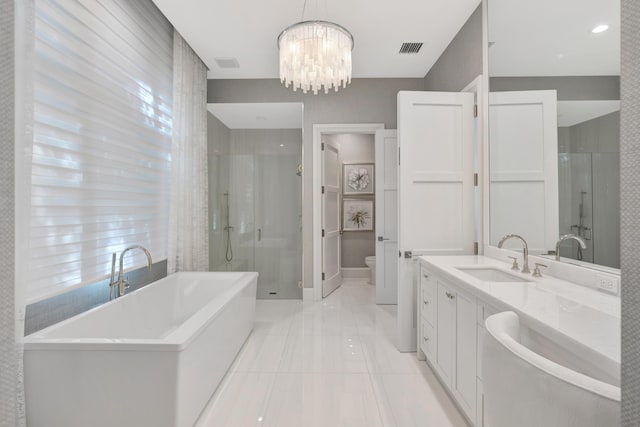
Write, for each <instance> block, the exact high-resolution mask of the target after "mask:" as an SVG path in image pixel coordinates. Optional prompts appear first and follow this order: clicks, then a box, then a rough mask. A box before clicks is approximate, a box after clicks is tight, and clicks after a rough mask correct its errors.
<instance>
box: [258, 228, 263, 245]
mask: <svg viewBox="0 0 640 427" xmlns="http://www.w3.org/2000/svg"><path fill="white" fill-rule="evenodd" d="M261 240H262V228H258V242H259V241H261Z"/></svg>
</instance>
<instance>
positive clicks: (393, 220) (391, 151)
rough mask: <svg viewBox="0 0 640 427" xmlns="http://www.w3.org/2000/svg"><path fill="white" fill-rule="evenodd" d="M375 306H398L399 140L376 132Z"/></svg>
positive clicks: (389, 133)
mask: <svg viewBox="0 0 640 427" xmlns="http://www.w3.org/2000/svg"><path fill="white" fill-rule="evenodd" d="M375 144H376V179H375V182H376V304H397V303H398V273H397V269H398V237H397V236H398V234H397V233H398V138H397V131H396V130H378V131H376V143H375Z"/></svg>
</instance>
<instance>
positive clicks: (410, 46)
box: [398, 43, 422, 54]
mask: <svg viewBox="0 0 640 427" xmlns="http://www.w3.org/2000/svg"><path fill="white" fill-rule="evenodd" d="M420 48H422V43H402V46H400V51H399V52H398V53H406V54H416V53H418V52H420Z"/></svg>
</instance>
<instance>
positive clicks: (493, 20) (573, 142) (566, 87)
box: [488, 0, 620, 268]
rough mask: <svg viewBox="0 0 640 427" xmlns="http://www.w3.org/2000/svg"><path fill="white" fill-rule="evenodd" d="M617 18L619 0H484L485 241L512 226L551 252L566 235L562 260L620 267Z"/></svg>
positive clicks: (535, 249) (538, 249) (535, 247)
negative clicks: (487, 196)
mask: <svg viewBox="0 0 640 427" xmlns="http://www.w3.org/2000/svg"><path fill="white" fill-rule="evenodd" d="M619 16H620V1H619V0H587V1H585V0H563V1H562V2H557V1H555V0H539V1H536V2H531V1H528V0H488V22H489V76H490V81H489V88H490V93H489V171H490V174H489V192H490V204H489V205H490V206H489V215H490V221H489V227H490V230H489V233H490V244H491V245H492V246H496V245H497V243H498V241H499V240H500V238H501V237H502V236H503V235H505V234H508V233H516V234H520V235H522V236H523V237H524V238H525V239H526V240H527V242H528V244H529V248H530V252H531V253H532V254H551V253H553V252H554V251H555V246H556V242H557V241H558V238H559V237H560V236H561V235H565V234H575V235H576V236H579V237H581V238H582V239H583V240H584V241H585V243H586V248H585V249H582V248H580V245H579V244H578V242H577V241H576V240H571V239H570V240H566V241H564V242H563V243H562V245H561V247H560V255H561V257H562V260H563V261H567V262H572V263H579V264H582V263H591V264H590V265H593V264H597V265H600V266H607V267H613V268H619V267H620V197H619V194H620V160H619V153H620V150H619V140H620V138H619V134H620V130H619V121H620V113H619V110H620V89H619V83H620V79H619V75H620V22H619V21H620V18H619ZM602 25H606V26H607V29H606V30H604V31H599V32H596V31H593V30H595V29H596V27H598V26H602ZM600 29H602V27H601V28H600ZM505 247H506V245H505ZM510 248H513V249H517V248H516V247H515V246H514V247H510Z"/></svg>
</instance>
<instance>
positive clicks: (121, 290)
mask: <svg viewBox="0 0 640 427" xmlns="http://www.w3.org/2000/svg"><path fill="white" fill-rule="evenodd" d="M132 249H140V250H141V251H143V252H144V253H145V255H146V256H147V268H148V270H149V271H151V265H152V264H153V260H152V259H151V253H150V252H149V250H148V249H147V248H145V247H144V246H140V245H134V246H129V247H128V248H126V249H125V250H123V251H122V253H121V254H120V270H119V271H118V280H117V281H116V277H115V273H116V253H115V252H114V253H113V255H112V256H111V282H110V283H109V286H110V287H111V292H110V295H109V297H110V298H113V297H112V295H111V294H115V297H116V298H117V297H121V296H122V295H124V294H125V292H126V291H127V289H129V282H128V281H127V279H126V278H125V277H124V254H126V253H127V252H128V251H130V250H132Z"/></svg>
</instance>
